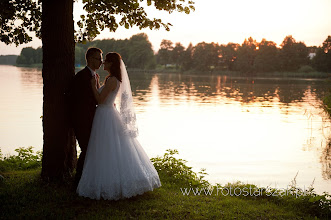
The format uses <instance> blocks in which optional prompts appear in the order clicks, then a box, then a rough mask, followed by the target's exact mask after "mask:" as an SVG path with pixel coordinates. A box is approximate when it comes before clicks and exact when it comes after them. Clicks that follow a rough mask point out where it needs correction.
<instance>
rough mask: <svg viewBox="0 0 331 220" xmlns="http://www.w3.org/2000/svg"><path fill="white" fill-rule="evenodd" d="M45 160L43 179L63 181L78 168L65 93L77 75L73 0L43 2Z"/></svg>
mask: <svg viewBox="0 0 331 220" xmlns="http://www.w3.org/2000/svg"><path fill="white" fill-rule="evenodd" d="M42 44H43V70H42V75H43V84H44V88H43V94H44V102H43V132H44V146H43V160H42V172H41V175H42V177H43V178H44V179H48V180H62V179H63V178H64V177H65V176H67V175H70V174H71V172H72V171H73V169H74V167H75V165H76V160H77V156H76V147H75V142H76V140H75V137H74V133H73V130H72V128H71V126H70V123H69V116H68V115H69V114H68V111H67V110H68V109H67V103H66V98H65V95H64V94H65V91H66V89H67V88H68V86H69V83H70V81H71V79H72V78H73V76H74V75H75V42H74V22H73V0H46V1H43V2H42Z"/></svg>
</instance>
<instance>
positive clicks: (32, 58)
mask: <svg viewBox="0 0 331 220" xmlns="http://www.w3.org/2000/svg"><path fill="white" fill-rule="evenodd" d="M41 62H42V49H41V47H38V48H37V49H33V48H32V47H24V48H23V49H22V50H21V54H20V55H19V56H18V57H17V60H16V63H17V64H19V65H20V64H21V65H31V64H35V63H41Z"/></svg>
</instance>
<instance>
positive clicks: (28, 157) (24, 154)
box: [0, 146, 42, 172]
mask: <svg viewBox="0 0 331 220" xmlns="http://www.w3.org/2000/svg"><path fill="white" fill-rule="evenodd" d="M32 148H33V147H31V146H30V147H27V148H24V147H20V148H18V149H15V151H16V152H17V153H18V155H10V156H8V157H4V156H3V154H2V152H1V149H0V172H6V171H12V170H28V169H36V168H39V167H41V159H42V152H41V151H37V152H36V153H34V152H33V150H32Z"/></svg>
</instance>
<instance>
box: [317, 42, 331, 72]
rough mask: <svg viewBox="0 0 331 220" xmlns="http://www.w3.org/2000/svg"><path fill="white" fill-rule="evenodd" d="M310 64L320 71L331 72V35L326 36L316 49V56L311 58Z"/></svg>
mask: <svg viewBox="0 0 331 220" xmlns="http://www.w3.org/2000/svg"><path fill="white" fill-rule="evenodd" d="M312 66H313V67H314V68H315V69H316V70H318V71H321V72H327V73H330V72H331V36H328V37H327V38H326V40H325V41H324V42H323V45H322V47H319V48H317V49H316V56H315V57H314V58H313V60H312Z"/></svg>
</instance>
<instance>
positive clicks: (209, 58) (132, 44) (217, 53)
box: [17, 33, 331, 73]
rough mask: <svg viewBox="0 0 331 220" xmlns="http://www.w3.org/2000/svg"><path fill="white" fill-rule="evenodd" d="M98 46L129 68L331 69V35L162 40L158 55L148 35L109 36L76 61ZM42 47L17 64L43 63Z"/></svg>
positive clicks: (25, 52) (81, 49)
mask: <svg viewBox="0 0 331 220" xmlns="http://www.w3.org/2000/svg"><path fill="white" fill-rule="evenodd" d="M92 46H93V47H98V48H100V49H102V50H103V51H104V55H105V53H107V52H111V51H116V52H118V53H120V54H121V56H122V57H123V60H124V61H125V63H126V65H127V66H128V67H129V68H136V69H155V68H157V69H160V68H163V69H170V68H171V69H177V70H179V71H191V70H193V71H194V70H197V71H223V70H225V71H239V72H243V73H258V72H264V73H267V72H297V71H299V72H314V71H319V72H328V73H330V72H331V36H328V37H327V38H326V40H325V41H324V42H323V45H322V46H321V47H317V46H314V47H307V46H306V45H305V43H304V42H297V41H296V40H295V39H294V38H293V37H292V36H291V35H290V36H286V37H285V39H284V41H283V42H282V44H281V45H280V46H279V47H278V46H277V44H276V43H274V42H272V41H267V40H266V39H262V41H261V42H257V41H256V40H254V39H253V38H251V37H250V38H248V39H245V41H244V42H243V43H242V44H241V45H240V44H237V43H228V44H226V45H224V44H221V45H220V44H218V43H205V42H201V43H198V44H197V45H195V46H193V45H192V44H190V45H189V46H188V47H187V48H185V47H184V46H183V45H182V44H181V43H175V45H174V43H173V42H171V41H169V40H162V42H161V45H160V49H159V50H158V51H157V52H156V54H154V52H153V50H152V44H151V43H150V41H149V40H148V36H147V35H146V34H143V33H142V34H137V35H133V36H132V37H131V38H130V39H125V40H115V39H105V40H96V41H92V42H87V43H86V44H76V47H75V50H76V51H75V53H76V57H75V63H76V65H78V66H79V65H82V66H83V65H85V51H86V50H87V48H89V47H92ZM41 59H42V50H41V48H37V49H33V48H31V47H30V48H23V49H22V52H21V55H20V56H19V57H18V58H17V64H33V63H41Z"/></svg>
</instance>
